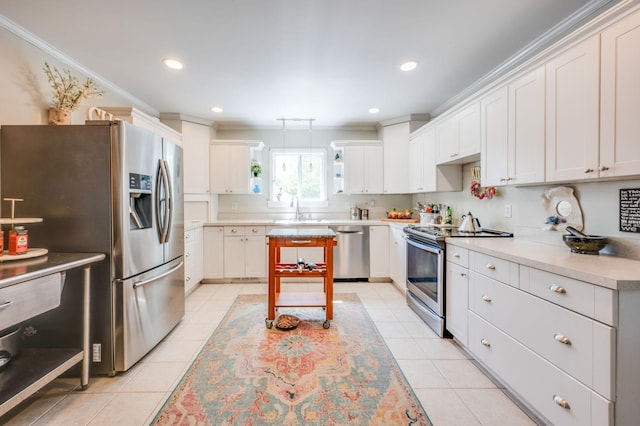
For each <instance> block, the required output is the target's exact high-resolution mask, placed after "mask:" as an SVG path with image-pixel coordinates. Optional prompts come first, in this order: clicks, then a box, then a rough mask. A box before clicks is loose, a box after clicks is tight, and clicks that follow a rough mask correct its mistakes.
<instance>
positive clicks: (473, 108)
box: [456, 102, 480, 157]
mask: <svg viewBox="0 0 640 426" xmlns="http://www.w3.org/2000/svg"><path fill="white" fill-rule="evenodd" d="M456 118H457V121H458V152H457V155H458V156H460V157H468V156H470V155H476V154H479V153H480V103H479V102H474V103H473V104H471V105H469V106H468V107H466V108H464V109H463V110H462V111H460V112H459V113H458V114H457V116H456Z"/></svg>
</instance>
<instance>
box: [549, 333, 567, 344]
mask: <svg viewBox="0 0 640 426" xmlns="http://www.w3.org/2000/svg"><path fill="white" fill-rule="evenodd" d="M553 338H554V339H556V342H560V343H564V344H565V345H569V346H571V339H569V338H568V337H567V336H564V335H562V334H558V333H556V334H554V335H553Z"/></svg>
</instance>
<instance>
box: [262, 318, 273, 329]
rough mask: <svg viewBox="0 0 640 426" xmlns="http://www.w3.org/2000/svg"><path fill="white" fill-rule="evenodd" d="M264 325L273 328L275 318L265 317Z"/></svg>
mask: <svg viewBox="0 0 640 426" xmlns="http://www.w3.org/2000/svg"><path fill="white" fill-rule="evenodd" d="M264 325H265V326H266V327H267V328H273V320H270V319H269V318H265V319H264Z"/></svg>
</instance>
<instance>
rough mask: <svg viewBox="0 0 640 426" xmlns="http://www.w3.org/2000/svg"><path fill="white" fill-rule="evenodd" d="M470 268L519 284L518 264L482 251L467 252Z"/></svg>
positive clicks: (488, 275)
mask: <svg viewBox="0 0 640 426" xmlns="http://www.w3.org/2000/svg"><path fill="white" fill-rule="evenodd" d="M469 263H470V265H471V266H470V269H471V270H473V271H476V272H478V273H479V274H482V275H486V276H487V277H491V278H493V279H495V280H498V281H500V282H503V283H506V284H509V285H512V286H514V287H518V286H519V280H520V277H519V272H518V266H519V265H518V264H516V263H512V262H509V261H508V260H504V259H500V258H498V257H494V256H489V255H487V254H484V253H477V252H473V251H472V252H469Z"/></svg>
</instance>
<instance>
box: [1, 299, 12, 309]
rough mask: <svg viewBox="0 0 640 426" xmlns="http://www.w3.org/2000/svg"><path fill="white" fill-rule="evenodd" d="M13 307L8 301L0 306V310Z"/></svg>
mask: <svg viewBox="0 0 640 426" xmlns="http://www.w3.org/2000/svg"><path fill="white" fill-rule="evenodd" d="M11 305H13V302H12V301H11V300H8V301H6V302H4V303H2V304H0V309H2V308H8V307H9V306H11Z"/></svg>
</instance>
